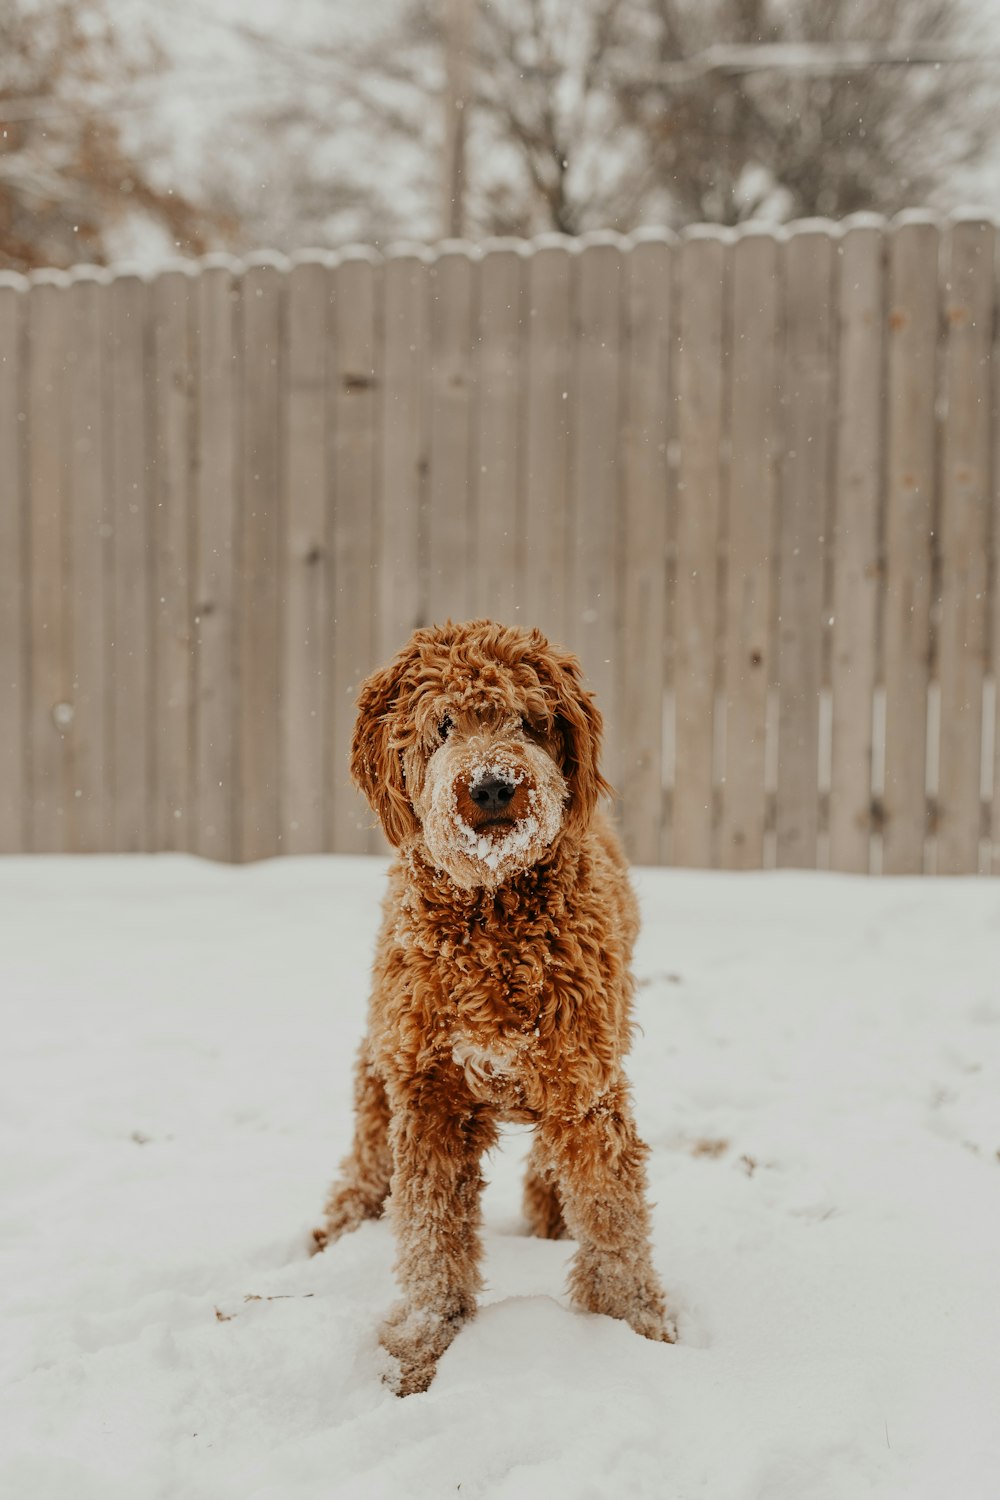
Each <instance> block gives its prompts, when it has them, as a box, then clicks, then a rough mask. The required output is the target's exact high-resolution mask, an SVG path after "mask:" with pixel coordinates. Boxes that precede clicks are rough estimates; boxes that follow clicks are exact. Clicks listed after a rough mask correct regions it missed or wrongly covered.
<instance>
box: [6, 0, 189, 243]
mask: <svg viewBox="0 0 1000 1500" xmlns="http://www.w3.org/2000/svg"><path fill="white" fill-rule="evenodd" d="M150 61H151V60H150V59H149V58H148V57H147V58H145V59H144V60H143V61H142V62H140V61H138V60H134V59H133V60H129V59H128V58H127V57H126V56H125V55H124V53H123V50H122V48H121V45H120V43H119V41H118V39H117V37H116V34H115V31H114V29H113V28H112V25H111V22H110V19H109V17H108V14H107V12H106V10H105V8H104V0H37V3H26V0H7V3H5V4H4V5H3V6H2V7H0V266H4V267H7V268H13V269H17V270H26V269H29V268H31V267H32V266H39V265H53V266H67V265H71V264H72V263H74V262H76V261H82V260H90V261H97V262H101V261H104V260H105V259H107V256H108V253H109V241H110V238H111V236H112V235H113V233H114V230H115V228H116V226H119V225H121V224H122V223H123V222H124V221H125V220H126V219H128V218H129V217H130V216H144V217H145V218H147V219H149V220H152V221H154V222H155V223H157V224H159V225H161V226H162V227H163V228H164V229H165V231H166V232H167V233H168V234H169V235H170V237H171V239H172V241H173V242H174V243H175V244H176V245H177V246H178V247H179V248H181V249H182V250H185V251H195V252H197V251H199V250H200V249H202V248H203V246H204V244H205V238H204V231H205V230H206V228H207V227H208V226H209V225H211V224H212V223H213V219H212V216H211V215H208V214H203V213H200V212H199V211H198V210H197V209H196V208H195V206H194V205H193V204H191V203H190V202H189V201H188V200H187V198H186V197H185V196H184V195H183V194H182V193H179V192H177V191H175V190H172V189H171V188H169V187H168V186H165V185H164V186H161V185H157V184H155V183H154V182H153V180H152V179H151V176H150V173H149V167H148V164H147V163H144V162H140V161H139V160H138V159H137V157H136V155H134V154H133V153H132V152H130V151H129V150H127V149H126V147H125V145H124V143H123V139H122V133H121V127H120V123H119V120H118V118H117V117H116V116H114V115H113V114H111V113H109V110H108V97H109V93H110V91H112V90H113V89H114V88H115V87H121V86H122V85H123V84H127V83H128V82H129V80H130V79H132V78H134V77H135V76H136V73H137V70H138V69H139V68H140V67H141V66H143V65H144V66H146V67H148V66H149V64H150Z"/></svg>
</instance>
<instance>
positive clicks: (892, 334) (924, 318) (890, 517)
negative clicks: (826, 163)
mask: <svg viewBox="0 0 1000 1500" xmlns="http://www.w3.org/2000/svg"><path fill="white" fill-rule="evenodd" d="M938 242H939V232H938V227H937V224H936V222H935V221H934V220H933V219H932V218H930V217H929V216H927V215H923V216H918V215H915V214H908V215H905V216H903V217H902V218H901V219H899V220H897V221H896V223H895V225H894V226H893V229H892V232H891V235H890V241H889V246H890V249H889V302H888V340H889V352H888V372H889V374H888V378H889V398H888V417H887V420H888V433H887V445H888V450H887V452H888V456H887V465H888V474H887V495H886V504H887V510H886V567H887V573H886V593H885V667H884V670H885V714H886V724H885V798H884V802H885V809H884V813H885V827H884V834H883V852H882V868H883V870H884V872H885V873H886V874H887V875H916V874H920V872H921V871H922V870H923V867H924V840H925V836H926V832H927V796H926V775H927V688H928V681H929V661H930V612H931V573H932V561H931V530H932V526H933V519H932V517H933V509H932V507H933V496H934V465H935V453H936V443H935V415H934V407H935V396H936V388H935V387H936V382H935V361H936V354H937V341H938V319H939V311H938Z"/></svg>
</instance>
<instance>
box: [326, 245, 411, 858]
mask: <svg viewBox="0 0 1000 1500" xmlns="http://www.w3.org/2000/svg"><path fill="white" fill-rule="evenodd" d="M383 275H384V272H383V267H382V265H381V264H380V263H379V262H378V260H377V258H376V257H375V256H374V255H373V254H369V253H356V254H352V255H350V256H346V257H345V258H344V259H343V260H341V261H340V262H339V264H338V265H337V268H336V270H335V272H334V333H333V348H332V351H331V359H332V361H333V366H332V381H333V400H332V427H333V444H334V447H333V467H334V492H333V505H332V531H333V580H334V592H333V597H332V599H331V600H330V603H329V608H328V631H329V636H328V639H329V646H328V659H329V662H330V671H331V681H330V694H329V698H328V707H327V714H328V719H327V742H328V750H327V760H326V763H327V777H328V780H327V798H328V806H329V807H330V809H331V821H330V824H329V835H328V838H329V843H328V847H330V848H332V849H335V850H337V851H338V852H340V853H344V854H363V853H365V852H366V851H369V852H370V851H374V850H375V849H379V848H382V847H384V844H383V841H382V838H381V834H380V833H379V832H378V831H377V829H376V826H375V819H374V816H373V814H372V812H371V809H370V808H369V807H368V804H367V802H366V801H365V800H364V798H363V797H362V796H361V795H360V793H358V792H357V791H355V789H354V787H353V786H352V785H351V780H350V771H349V763H350V746H351V735H352V732H353V729H354V714H355V700H356V698H357V693H358V689H359V687H360V686H361V683H362V681H363V680H364V678H365V677H366V676H367V674H368V673H369V672H371V671H372V670H373V669H374V668H375V667H376V666H377V665H379V649H380V637H379V631H378V622H377V618H376V614H377V600H378V589H377V586H376V573H375V566H376V547H377V539H378V530H377V523H378V500H379V459H380V455H381V446H382V421H383V417H384V400H383V397H384V389H383V381H384V364H383V347H384V346H383V329H382V295H383ZM399 644H401V642H397V643H396V645H394V646H393V648H392V649H393V650H395V649H396V647H397V646H398V645H399Z"/></svg>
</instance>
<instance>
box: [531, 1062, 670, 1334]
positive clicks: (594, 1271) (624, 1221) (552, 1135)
mask: <svg viewBox="0 0 1000 1500" xmlns="http://www.w3.org/2000/svg"><path fill="white" fill-rule="evenodd" d="M540 1133H541V1137H542V1150H543V1151H544V1152H545V1153H546V1154H547V1155H548V1157H549V1160H550V1161H551V1162H552V1165H553V1167H554V1169H555V1174H556V1178H557V1180H558V1183H559V1192H560V1196H561V1198H562V1204H563V1213H564V1215H565V1219H566V1226H567V1228H568V1229H569V1232H570V1234H571V1235H572V1237H573V1238H574V1239H576V1240H578V1241H579V1243H580V1248H579V1250H578V1251H577V1253H576V1255H575V1256H574V1258H573V1264H572V1267H571V1269H570V1278H569V1284H570V1293H571V1295H572V1297H573V1299H574V1301H575V1302H578V1303H579V1304H580V1306H581V1307H585V1308H586V1309H587V1310H588V1312H596V1313H606V1314H607V1315H608V1316H609V1317H612V1318H623V1319H624V1320H625V1322H626V1323H630V1324H631V1326H632V1327H633V1328H634V1329H635V1331H636V1333H641V1334H643V1335H644V1337H646V1338H648V1339H658V1340H663V1341H665V1342H667V1343H672V1342H673V1340H674V1338H675V1332H674V1327H673V1324H672V1322H671V1320H670V1318H669V1317H668V1316H667V1310H666V1301H665V1298H664V1295H663V1288H662V1286H661V1285H660V1280H659V1277H658V1276H657V1274H656V1271H655V1269H654V1267H653V1260H652V1252H651V1248H650V1221H649V1205H648V1203H647V1201H646V1165H645V1163H646V1157H647V1155H648V1154H649V1148H648V1147H647V1146H646V1145H645V1144H644V1143H643V1142H642V1141H641V1140H640V1139H639V1135H638V1133H637V1131H636V1128H635V1121H634V1120H633V1118H632V1109H631V1105H630V1103H629V1099H628V1094H627V1089H626V1085H625V1084H624V1083H623V1082H619V1083H616V1084H615V1085H614V1086H613V1087H611V1088H609V1089H608V1090H607V1091H606V1092H605V1093H604V1094H603V1095H602V1096H601V1098H600V1099H599V1100H598V1101H597V1102H596V1103H595V1104H594V1105H593V1106H592V1108H590V1109H588V1110H587V1111H585V1112H581V1113H578V1114H574V1115H571V1116H570V1117H568V1118H567V1117H559V1118H555V1117H553V1118H550V1119H548V1120H546V1121H545V1122H544V1123H543V1125H542V1129H541V1132H540Z"/></svg>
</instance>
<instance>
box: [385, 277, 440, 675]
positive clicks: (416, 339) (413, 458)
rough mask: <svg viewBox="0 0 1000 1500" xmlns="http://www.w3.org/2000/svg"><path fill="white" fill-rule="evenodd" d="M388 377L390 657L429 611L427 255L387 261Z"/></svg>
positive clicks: (387, 626)
mask: <svg viewBox="0 0 1000 1500" xmlns="http://www.w3.org/2000/svg"><path fill="white" fill-rule="evenodd" d="M384 308H385V376H384V381H385V385H384V405H383V409H382V504H381V511H380V519H381V527H380V532H379V550H378V554H377V556H378V570H379V591H378V615H377V620H378V644H379V656H380V658H381V659H383V660H388V658H389V657H390V656H393V655H395V653H396V652H397V651H398V650H399V648H400V647H401V646H402V644H403V642H404V641H405V640H406V638H407V637H408V636H409V634H410V633H411V631H412V630H414V629H415V628H416V626H418V625H423V624H427V623H428V621H427V620H426V618H425V610H426V593H425V590H424V586H423V585H424V579H423V570H424V565H425V563H424V557H423V549H422V546H421V512H422V510H423V507H424V499H425V495H426V490H427V483H426V481H427V466H428V458H427V443H428V425H429V424H428V410H427V405H428V403H427V385H428V382H427V368H426V365H427V360H426V349H427V329H428V323H429V312H430V309H429V305H428V257H427V255H426V253H424V252H422V251H421V252H419V253H416V252H415V253H412V254H400V255H396V256H393V257H392V258H390V259H389V260H388V261H387V263H386V266H385V302H384Z"/></svg>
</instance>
